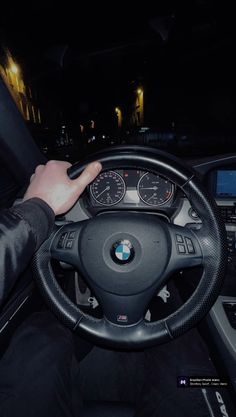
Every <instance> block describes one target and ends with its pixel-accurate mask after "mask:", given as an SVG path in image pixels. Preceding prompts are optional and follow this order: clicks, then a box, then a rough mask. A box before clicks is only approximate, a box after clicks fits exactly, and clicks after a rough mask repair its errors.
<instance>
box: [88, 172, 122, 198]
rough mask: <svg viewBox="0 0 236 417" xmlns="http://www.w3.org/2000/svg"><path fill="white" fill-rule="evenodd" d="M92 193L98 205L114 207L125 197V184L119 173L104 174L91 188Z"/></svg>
mask: <svg viewBox="0 0 236 417" xmlns="http://www.w3.org/2000/svg"><path fill="white" fill-rule="evenodd" d="M90 191H91V194H92V196H93V198H94V200H95V201H96V202H97V203H99V204H102V205H104V206H113V205H114V204H117V203H119V202H120V201H121V200H122V198H123V197H124V195H125V182H124V180H123V178H122V177H121V175H120V174H118V173H117V172H114V171H107V172H102V173H101V174H100V175H98V177H97V178H96V179H95V181H94V182H93V183H92V185H91V186H90Z"/></svg>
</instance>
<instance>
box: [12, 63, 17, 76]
mask: <svg viewBox="0 0 236 417" xmlns="http://www.w3.org/2000/svg"><path fill="white" fill-rule="evenodd" d="M10 70H11V72H13V74H17V73H18V67H17V66H16V64H12V65H11V67H10Z"/></svg>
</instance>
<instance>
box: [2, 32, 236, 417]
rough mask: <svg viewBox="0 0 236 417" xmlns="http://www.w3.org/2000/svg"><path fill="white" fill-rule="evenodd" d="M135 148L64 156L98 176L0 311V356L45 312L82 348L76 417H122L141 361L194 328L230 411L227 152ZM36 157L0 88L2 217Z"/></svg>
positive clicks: (233, 189)
mask: <svg viewBox="0 0 236 417" xmlns="http://www.w3.org/2000/svg"><path fill="white" fill-rule="evenodd" d="M163 36H164V35H163ZM69 52H70V53H68V54H67V59H69V58H68V56H72V58H70V59H72V62H73V63H74V59H75V56H77V55H76V53H75V51H74V50H70V51H69ZM77 57H78V56H77ZM134 142H135V141H132V140H131V141H127V142H126V143H124V142H120V143H115V144H114V145H111V146H98V149H93V147H91V150H92V152H90V150H89V152H88V153H87V154H86V155H85V156H84V158H81V160H79V161H78V162H75V161H74V159H73V158H72V162H73V165H72V166H71V168H70V169H69V170H68V175H69V177H70V178H71V179H74V178H76V177H78V176H79V175H80V173H81V172H82V171H83V169H84V167H85V166H86V165H87V164H88V163H89V162H90V161H93V160H99V161H101V163H102V167H103V169H102V172H101V173H100V174H99V175H98V177H97V178H96V179H95V181H94V182H93V183H92V184H91V185H90V186H88V187H87V188H86V190H85V191H84V193H83V194H82V195H81V197H80V198H79V199H78V201H77V202H76V204H75V205H74V206H73V207H72V209H71V210H69V212H67V213H65V214H64V215H61V216H58V217H57V218H56V221H55V227H54V230H53V233H52V234H51V236H50V237H49V238H48V239H47V240H46V241H45V242H44V243H43V244H42V246H41V247H40V248H39V250H38V251H37V252H36V253H35V255H34V257H33V259H32V261H31V264H30V265H29V267H28V268H27V269H26V270H25V271H24V272H23V273H22V275H21V276H20V277H19V279H18V281H17V283H16V285H15V286H14V287H13V289H12V291H11V293H10V295H9V297H8V299H7V301H6V303H5V304H4V306H3V307H2V309H1V310H0V355H1V357H2V356H3V355H4V353H5V351H6V350H7V348H8V346H9V343H10V341H11V338H12V336H13V335H14V332H15V331H16V329H17V328H18V327H19V326H20V324H21V323H22V322H23V321H24V320H25V319H26V318H27V317H28V316H29V315H30V314H32V313H33V312H35V311H41V310H43V309H45V308H47V309H49V310H50V311H52V312H53V314H54V315H55V316H56V317H57V319H58V320H59V321H61V322H62V323H63V324H64V325H65V326H66V327H68V328H70V329H71V331H73V332H74V334H75V338H78V343H79V342H80V341H81V344H84V349H85V350H84V352H85V353H84V354H82V357H81V358H80V360H81V362H80V364H81V374H80V379H79V389H80V391H81V392H82V396H83V398H84V399H85V401H86V404H87V409H86V411H85V414H84V415H85V416H96V417H100V416H103V417H106V416H120V417H122V416H124V417H125V416H133V415H134V404H135V403H136V402H137V398H138V397H139V396H140V395H141V394H140V392H141V387H142V384H143V375H142V373H143V368H142V367H143V363H144V362H143V355H144V354H145V352H153V351H154V349H155V348H156V347H157V348H158V346H163V347H165V346H166V349H167V347H168V344H169V343H170V342H171V340H173V339H178V338H179V339H180V340H181V337H182V336H183V335H184V334H188V332H189V331H190V330H191V329H195V330H194V331H196V332H197V334H198V337H199V338H200V339H201V340H202V341H204V344H205V346H206V347H207V356H208V358H210V360H211V362H212V363H213V364H214V367H215V369H216V373H217V375H218V376H219V377H220V379H222V381H223V380H224V381H227V391H228V393H229V396H230V399H231V401H232V404H234V405H235V406H236V404H235V398H236V395H235V394H236V281H235V276H236V153H235V152H234V149H233V147H232V151H230V150H229V148H227V150H226V152H225V153H224V152H223V151H222V152H221V153H220V154H219V153H218V152H214V141H212V142H211V144H212V143H213V145H212V147H211V152H209V150H208V149H206V153H205V154H204V146H203V151H202V153H201V155H199V153H197V151H196V155H195V154H194V149H193V152H191V154H190V155H189V156H186V154H184V157H183V158H182V157H181V150H180V152H179V153H178V155H177V156H176V154H175V152H174V153H172V152H171V150H172V148H170V150H169V148H168V146H167V147H166V148H164V149H163V147H162V148H161V147H159V146H155V144H154V142H153V141H152V140H150V141H148V140H146V142H145V143H140V141H137V143H134ZM203 142H204V138H203ZM190 147H191V145H190ZM160 148H161V149H160ZM206 148H207V146H206ZM223 148H224V147H222V149H223ZM230 149H231V148H230ZM47 159H48V158H47V155H45V154H43V153H42V151H41V150H40V149H39V147H38V145H37V144H36V143H35V141H34V139H33V137H32V135H31V133H30V132H29V130H28V129H27V127H26V124H25V122H24V120H23V118H22V116H21V114H20V112H19V110H18V109H17V106H16V104H15V102H14V100H13V98H12V96H11V94H10V93H9V90H8V89H7V87H6V85H5V83H4V81H3V79H1V78H0V172H1V175H0V196H1V199H0V200H1V209H6V208H8V207H11V206H12V205H14V204H19V203H20V202H21V201H22V197H23V195H24V192H25V190H26V188H27V184H28V183H29V178H30V176H31V175H32V173H33V172H34V170H35V168H36V166H37V165H38V164H44V163H46V162H47ZM74 162H75V163H74ZM4 279H7V277H4ZM197 343H198V339H196V344H197ZM157 352H158V351H157ZM176 360H178V355H177V356H176ZM121 363H122V366H123V368H124V369H123V370H125V371H124V372H123V373H122V372H121V371H120V366H121V365H120V364H121ZM163 369H166V372H167V373H168V364H167V363H163ZM199 369H201V368H200V367H199ZM190 375H191V374H190ZM179 376H181V375H179ZM195 376H198V375H195ZM199 376H201V375H199ZM209 377H210V376H209ZM176 383H177V382H176ZM181 389H182V388H180V390H181ZM86 413H87V414H86ZM209 415H211V414H209ZM222 415H227V414H223V413H222Z"/></svg>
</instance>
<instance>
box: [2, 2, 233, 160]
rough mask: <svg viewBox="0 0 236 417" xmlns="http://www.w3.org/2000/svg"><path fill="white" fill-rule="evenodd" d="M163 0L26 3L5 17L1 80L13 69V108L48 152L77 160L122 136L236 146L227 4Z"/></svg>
mask: <svg viewBox="0 0 236 417" xmlns="http://www.w3.org/2000/svg"><path fill="white" fill-rule="evenodd" d="M163 3H165V4H162V3H161V4H160V5H159V6H158V7H156V8H155V9H154V8H150V5H149V6H148V7H147V6H145V5H142V9H139V8H138V6H137V5H136V8H134V9H132V11H128V10H125V9H124V8H123V7H121V5H119V6H120V7H118V5H116V6H117V8H116V7H115V6H114V4H113V5H112V7H109V8H107V9H106V13H105V14H104V13H103V12H102V9H101V8H99V7H98V6H96V7H95V6H94V5H92V4H90V5H89V7H87V8H86V7H84V9H81V10H80V11H79V12H77V11H76V10H77V9H76V8H75V6H72V5H71V4H70V5H68V6H65V5H63V8H62V7H61V8H60V6H57V10H56V11H55V8H52V7H51V6H50V5H48V6H46V5H41V6H40V5H37V6H36V5H31V6H30V8H29V9H28V11H27V15H25V14H24V12H25V10H24V9H22V8H21V9H20V8H19V10H17V12H18V15H17V14H16V15H17V16H18V18H17V19H15V20H14V22H12V24H11V25H10V26H9V22H8V23H6V20H5V21H4V19H3V18H2V17H1V19H2V26H1V27H2V29H1V30H2V47H3V49H4V54H5V56H6V55H7V54H8V55H9V54H10V55H9V56H10V57H11V59H12V62H11V64H9V59H8V64H7V63H5V64H4V59H3V54H2V55H1V56H2V58H1V63H0V64H1V65H2V67H4V65H5V67H6V68H5V67H4V68H5V69H4V71H5V73H7V65H10V66H11V72H12V74H11V79H10V82H9V79H8V78H9V77H8V78H7V77H5V78H6V81H7V82H8V84H9V85H10V88H11V86H12V85H13V87H14V82H13V81H12V80H13V78H14V77H15V78H14V80H15V90H16V93H17V88H18V89H19V90H20V91H19V96H20V98H19V101H21V103H20V104H19V103H18V104H19V109H20V111H22V113H23V116H24V117H25V119H26V122H27V123H28V125H29V128H30V130H31V132H32V134H33V136H34V138H35V140H36V141H37V143H38V144H39V146H40V147H41V148H42V150H43V152H44V153H46V154H47V155H48V157H54V158H63V159H64V158H67V159H69V160H71V161H72V162H74V161H75V160H78V159H80V158H81V157H82V156H84V155H86V154H89V153H90V152H92V151H94V150H97V149H101V148H105V147H108V146H113V145H120V144H144V145H151V146H154V147H157V148H160V149H164V150H167V151H169V152H171V153H174V154H176V155H180V156H183V157H190V158H195V157H198V156H200V157H201V156H202V157H204V156H208V155H213V154H223V153H233V152H235V150H236V140H235V133H236V129H235V110H236V109H235V64H234V61H235V60H234V47H235V37H234V35H235V33H234V32H235V29H234V25H233V21H232V17H231V16H233V13H231V12H232V11H230V9H229V8H228V9H227V10H226V9H225V10H222V9H218V8H217V6H216V5H215V6H214V5H212V4H211V2H209V1H194V2H192V3H191V8H190V7H188V6H187V5H185V7H182V6H181V7H180V6H178V7H176V6H175V7H173V6H172V5H171V4H170V3H169V2H163ZM19 14H20V19H19ZM26 16H27V17H26ZM11 19H12V16H11ZM13 19H14V18H13ZM8 55H7V56H8ZM9 56H8V58H9ZM5 61H6V59H5ZM13 65H15V70H14V66H13ZM17 65H18V66H17ZM18 68H19V71H18ZM4 71H3V72H4ZM8 72H9V71H8ZM8 75H9V74H8ZM20 81H22V82H23V83H24V86H25V87H24V88H23V87H22V85H21V84H20ZM17 85H18V87H17ZM20 85H21V87H20ZM24 95H25V97H26V98H24V97H23V99H22V96H24ZM16 96H17V94H16ZM16 100H18V99H17V98H16ZM27 103H28V104H27ZM27 106H28V110H27Z"/></svg>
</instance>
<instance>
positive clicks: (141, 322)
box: [33, 147, 226, 349]
mask: <svg viewBox="0 0 236 417" xmlns="http://www.w3.org/2000/svg"><path fill="white" fill-rule="evenodd" d="M95 158H96V159H97V160H99V161H100V162H101V163H102V166H103V169H104V170H109V169H120V168H124V167H125V168H132V169H141V170H149V171H150V172H153V173H154V174H161V175H163V176H164V177H166V178H168V179H169V180H170V181H172V182H173V183H175V184H176V185H177V186H178V187H180V188H182V190H183V191H184V193H185V195H186V196H187V198H188V199H189V200H190V202H191V204H192V206H193V208H194V209H195V210H196V212H197V213H198V214H199V216H200V218H201V220H202V225H201V228H200V229H199V230H195V231H193V230H191V229H189V228H187V227H181V226H176V225H173V224H168V223H166V222H164V221H163V220H161V219H160V218H159V217H158V216H153V215H151V214H146V213H130V212H129V213H126V212H121V213H119V212H117V213H106V214H103V215H101V216H97V217H95V218H92V219H89V220H85V221H82V222H77V223H70V224H67V225H65V226H62V227H55V231H54V232H53V234H52V235H51V236H50V238H49V239H48V240H47V241H46V242H44V244H43V245H42V246H41V248H40V249H39V251H38V252H37V253H36V255H35V258H34V261H33V265H34V269H35V273H36V279H37V282H38V284H39V287H40V289H41V291H42V294H43V296H44V298H45V300H46V302H47V303H48V305H49V306H50V308H51V309H52V310H53V312H54V313H55V314H56V316H57V317H58V318H59V319H60V320H62V321H63V322H64V323H65V324H66V325H67V326H69V327H70V328H71V329H72V330H74V331H78V332H80V333H82V334H84V335H85V336H87V337H89V338H90V339H91V340H93V341H94V342H96V343H100V344H103V345H106V346H112V347H123V348H126V349H129V348H130V349H133V348H143V347H146V346H151V345H155V344H158V343H164V342H167V341H168V340H170V339H173V338H175V337H178V336H179V335H181V334H182V333H184V332H185V331H187V330H189V329H190V328H192V327H194V326H196V325H197V323H198V322H199V321H200V320H201V319H202V318H203V317H204V315H205V314H206V313H207V312H208V311H209V309H210V308H211V306H212V305H213V303H214V301H215V299H216V297H217V295H218V293H219V290H220V287H221V284H222V281H223V279H224V273H225V267H226V236H225V229H224V226H223V223H222V221H221V219H220V216H219V214H218V209H217V206H216V204H215V201H214V200H213V199H212V197H210V196H209V195H208V194H207V192H206V191H205V189H204V188H203V186H202V184H201V183H200V181H199V180H198V179H197V178H196V176H195V174H194V173H193V172H192V171H190V169H189V168H187V167H186V166H185V165H184V164H183V163H182V162H181V161H180V160H178V159H177V158H175V157H173V156H171V155H169V154H166V153H164V152H161V151H157V150H155V149H150V148H146V147H133V148H131V147H119V148H113V149H109V150H107V151H104V152H101V153H97V154H96V155H93V159H95ZM88 162H89V161H86V162H85V163H84V164H76V165H74V166H73V167H71V168H70V172H69V175H70V177H71V178H76V177H77V176H78V175H80V173H81V172H82V171H83V169H84V167H85V165H87V164H88ZM183 248H184V250H183ZM120 252H123V253H124V254H125V256H120ZM51 258H55V259H58V260H61V261H63V262H67V263H69V264H71V265H73V266H74V267H75V268H77V269H78V270H80V272H81V274H82V275H83V276H84V278H85V280H86V281H87V284H88V286H89V287H90V288H91V289H92V290H93V292H94V294H95V295H96V298H97V299H98V301H99V303H100V305H101V307H102V310H103V314H104V316H103V318H102V319H96V318H94V317H91V316H89V315H87V314H85V313H83V312H82V311H81V310H80V309H79V307H78V306H77V305H75V304H74V303H72V302H71V301H70V300H69V298H68V297H67V296H66V295H65V294H64V292H63V291H62V289H61V288H60V286H59V285H58V283H57V281H56V279H55V276H54V273H53V270H52V267H51V264H50V261H51ZM196 265H202V266H203V273H202V277H201V280H200V282H199V284H198V286H197V288H196V290H195V291H194V293H193V294H192V296H191V297H190V298H189V299H188V300H187V301H186V302H185V303H184V304H183V305H182V306H181V307H180V308H179V309H178V310H177V311H175V312H174V313H173V314H171V315H170V316H168V317H166V318H165V319H162V320H159V321H157V322H151V323H149V322H147V321H146V320H145V319H144V316H145V312H146V309H147V306H148V303H149V302H150V300H151V299H152V297H153V296H154V294H155V293H158V292H159V291H160V290H161V288H162V287H163V286H164V285H165V284H166V283H167V281H168V279H169V278H170V277H171V275H172V273H173V272H174V271H177V270H180V269H184V268H186V267H190V266H196Z"/></svg>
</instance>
